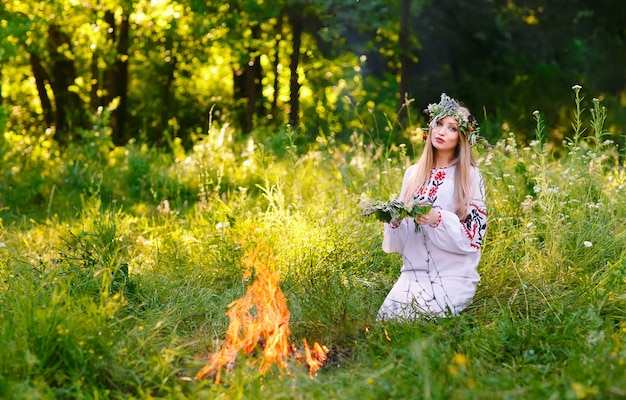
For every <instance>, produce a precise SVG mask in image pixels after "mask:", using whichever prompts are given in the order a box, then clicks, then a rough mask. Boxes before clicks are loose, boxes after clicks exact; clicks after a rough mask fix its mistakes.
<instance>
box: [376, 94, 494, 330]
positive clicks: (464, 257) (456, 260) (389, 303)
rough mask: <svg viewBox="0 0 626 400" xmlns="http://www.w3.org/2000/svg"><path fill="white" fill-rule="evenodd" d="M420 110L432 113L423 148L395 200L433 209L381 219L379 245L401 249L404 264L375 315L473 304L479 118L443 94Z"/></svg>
mask: <svg viewBox="0 0 626 400" xmlns="http://www.w3.org/2000/svg"><path fill="white" fill-rule="evenodd" d="M424 111H425V112H427V113H428V114H429V115H430V123H429V127H428V134H427V136H426V140H425V146H424V151H423V153H422V156H421V157H420V159H419V161H418V162H417V163H416V164H414V165H411V166H410V167H409V168H408V169H407V170H406V172H405V174H404V179H403V182H402V189H401V192H400V199H402V200H403V201H404V202H405V203H406V204H413V203H414V201H415V200H417V201H418V202H419V203H420V204H430V205H432V208H431V210H430V211H429V212H428V213H426V214H423V215H419V216H416V217H415V218H412V217H407V218H405V219H403V220H402V221H390V222H389V223H385V224H384V238H383V243H382V248H383V251H385V252H387V253H392V252H397V253H400V254H401V255H402V268H401V270H400V277H399V278H398V281H397V282H396V283H395V285H394V286H393V288H392V289H391V291H390V292H389V294H388V295H387V298H386V299H385V301H384V302H383V304H382V306H381V307H380V310H379V312H378V319H379V320H386V319H392V318H395V319H414V318H419V317H420V316H425V315H429V316H435V317H442V316H448V315H454V314H457V313H459V312H460V311H461V310H463V309H464V308H465V307H467V306H468V305H469V304H470V303H471V301H472V299H473V297H474V294H475V293H476V284H477V282H478V281H479V280H480V276H479V275H478V272H477V271H476V267H477V265H478V262H479V260H480V254H481V253H480V252H481V244H482V240H483V237H484V235H485V231H486V229H487V212H486V207H485V191H484V185H483V180H482V175H481V173H480V171H479V170H478V168H477V167H476V163H475V162H474V158H473V156H472V151H471V146H472V145H473V144H474V143H475V141H476V138H477V133H478V129H479V128H478V124H477V123H476V121H475V119H474V117H473V116H472V115H471V114H470V112H469V111H468V110H467V108H465V107H462V106H461V105H460V104H459V103H458V102H457V101H456V100H454V99H451V98H450V97H448V96H447V95H446V94H442V95H441V101H440V102H439V103H435V104H430V105H429V106H428V108H427V109H426V110H424ZM416 225H417V226H416Z"/></svg>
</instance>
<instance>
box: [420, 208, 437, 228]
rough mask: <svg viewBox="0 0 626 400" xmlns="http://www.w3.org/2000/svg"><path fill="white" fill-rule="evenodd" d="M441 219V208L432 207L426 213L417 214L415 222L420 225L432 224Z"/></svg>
mask: <svg viewBox="0 0 626 400" xmlns="http://www.w3.org/2000/svg"><path fill="white" fill-rule="evenodd" d="M437 221H439V210H437V209H435V208H431V210H430V211H429V212H427V213H426V214H420V215H416V216H415V223H416V224H419V225H432V224H434V223H436V222H437Z"/></svg>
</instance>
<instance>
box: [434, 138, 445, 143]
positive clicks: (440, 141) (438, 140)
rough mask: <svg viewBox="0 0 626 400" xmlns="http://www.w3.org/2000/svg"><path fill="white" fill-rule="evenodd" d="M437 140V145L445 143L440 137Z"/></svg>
mask: <svg viewBox="0 0 626 400" xmlns="http://www.w3.org/2000/svg"><path fill="white" fill-rule="evenodd" d="M435 140H436V141H437V143H443V142H444V140H443V138H440V137H436V138H435Z"/></svg>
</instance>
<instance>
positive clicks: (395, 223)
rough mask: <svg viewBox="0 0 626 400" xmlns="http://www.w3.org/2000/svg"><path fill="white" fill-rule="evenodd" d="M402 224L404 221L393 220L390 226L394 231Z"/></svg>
mask: <svg viewBox="0 0 626 400" xmlns="http://www.w3.org/2000/svg"><path fill="white" fill-rule="evenodd" d="M400 222H402V221H398V220H395V219H392V220H391V221H389V226H390V227H392V228H393V229H396V228H397V227H399V226H400Z"/></svg>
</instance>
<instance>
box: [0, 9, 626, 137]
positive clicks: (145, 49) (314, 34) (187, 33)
mask: <svg viewBox="0 0 626 400" xmlns="http://www.w3.org/2000/svg"><path fill="white" fill-rule="evenodd" d="M1 7H2V8H1V9H0V12H1V14H0V15H1V18H2V30H1V32H0V37H1V39H2V41H1V43H2V44H1V47H0V73H1V75H0V104H2V113H3V118H4V119H6V121H7V122H6V124H7V127H8V128H9V129H11V130H22V129H24V130H25V131H28V132H32V133H33V135H34V136H36V137H37V136H41V133H42V132H48V133H47V134H48V135H51V136H53V137H54V141H55V142H56V143H58V144H59V146H61V147H63V146H65V145H67V143H68V142H70V141H73V140H89V139H88V138H85V137H84V136H89V134H87V133H85V132H86V131H89V130H90V129H91V128H92V127H93V126H94V125H98V126H102V130H103V132H101V134H103V135H111V137H112V139H113V142H114V143H115V144H116V145H123V144H126V143H128V141H129V140H131V139H136V140H141V141H144V142H146V143H149V144H150V145H164V144H165V143H166V142H167V141H168V140H170V141H171V140H174V138H180V140H181V141H182V142H183V143H184V145H185V146H186V147H187V148H188V147H189V146H190V145H191V143H192V142H193V140H194V138H196V137H198V135H202V134H203V133H205V132H206V130H207V126H208V124H209V123H210V122H211V121H213V122H215V123H219V124H228V125H230V126H234V127H235V128H236V129H237V130H238V131H240V132H241V135H242V136H244V135H247V134H250V133H256V134H260V135H263V134H264V133H265V134H266V135H267V134H270V133H268V132H271V131H274V130H276V129H282V128H284V127H285V126H287V125H289V126H290V127H291V128H292V129H297V135H296V139H297V143H298V144H306V143H310V142H314V141H315V139H316V138H317V137H319V136H323V137H333V138H337V139H338V140H340V141H346V140H347V139H348V138H349V137H350V135H351V134H352V133H353V131H354V130H355V122H354V121H358V120H360V119H363V118H365V119H366V121H365V122H366V124H367V125H368V126H369V127H371V128H374V127H377V126H383V125H385V124H386V123H387V121H389V120H390V119H393V120H394V123H395V124H398V125H399V128H400V129H395V130H394V132H395V134H394V137H392V138H391V139H392V140H394V141H396V142H398V143H400V142H408V138H409V136H410V132H407V129H406V128H407V126H408V125H409V124H408V123H407V122H406V119H407V118H409V117H410V116H411V115H410V114H411V113H412V115H413V116H414V118H418V119H419V118H421V117H422V115H421V110H422V108H423V107H424V106H425V105H426V104H428V103H429V102H432V101H434V100H435V99H437V98H438V96H439V94H440V93H441V92H445V93H448V94H450V95H451V96H453V97H456V98H459V99H461V100H462V101H463V102H464V103H465V104H466V105H467V106H469V108H470V109H471V110H474V113H475V114H476V115H478V116H480V117H481V118H479V119H480V120H481V121H482V122H483V126H484V130H483V132H484V133H485V134H486V135H487V137H488V138H489V139H495V140H497V139H500V138H501V137H503V136H506V135H508V133H509V132H516V133H517V134H518V135H519V136H520V137H521V138H522V139H528V137H525V136H527V135H526V134H525V133H524V132H527V131H529V130H530V129H532V126H533V120H532V114H531V113H532V111H533V110H535V109H541V110H543V111H545V112H546V113H547V115H548V117H547V118H549V119H548V122H549V123H550V124H551V125H552V126H554V128H553V132H551V140H552V141H553V142H554V143H555V144H556V145H557V146H558V145H559V144H560V142H561V141H562V140H563V138H564V136H565V131H566V129H567V127H568V123H567V115H565V114H564V109H565V107H566V105H567V104H569V102H570V101H571V96H570V88H571V86H572V85H575V84H579V85H583V86H584V87H585V88H586V89H587V90H589V92H590V93H593V94H594V96H595V97H598V98H600V99H602V100H603V102H604V103H605V104H606V105H607V106H609V107H610V108H612V109H613V110H615V111H614V114H613V115H611V117H610V120H609V121H608V126H610V127H611V129H610V130H611V132H612V133H614V135H615V136H616V137H615V140H619V141H620V142H623V138H621V136H622V135H623V128H622V127H623V126H624V122H626V116H624V113H623V112H622V109H623V104H624V90H625V88H626V72H625V71H626V52H625V51H624V47H625V46H624V40H625V37H626V11H625V9H626V6H624V5H621V4H616V2H615V1H611V0H600V1H590V0H573V1H564V0H549V1H509V0H507V1H504V0H489V1H487V0H471V1H458V2H446V3H437V2H430V1H422V0H419V1H415V0H414V1H410V0H401V1H397V2H391V3H390V2H386V1H379V0H368V1H358V0H336V1H329V0H305V1H301V0H284V1H283V0H272V1H260V0H243V1H218V2H202V1H195V0H192V1H186V2H185V1H183V2H176V1H169V0H150V1H147V0H139V1H134V0H114V1H107V2H100V1H95V0H94V1H91V0H86V1H80V2H79V1H76V0H55V1H52V2H47V1H32V0H28V1H22V0H10V1H5V2H3V4H2V6H1ZM589 100H590V99H588V100H586V101H587V102H588V101H589ZM407 114H409V115H407ZM396 116H397V117H398V118H396ZM42 127H46V128H47V129H49V131H47V130H45V129H43V130H42V129H41V128H42ZM270 135H271V134H270ZM386 135H388V133H385V132H381V136H383V137H385V136H386Z"/></svg>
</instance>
